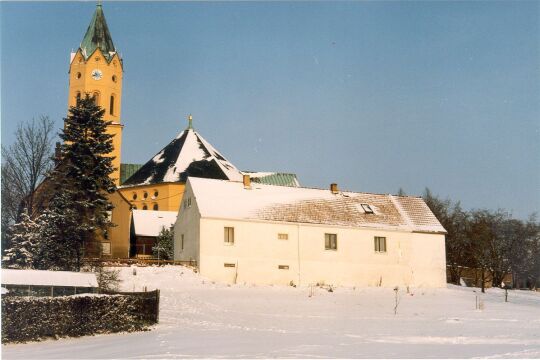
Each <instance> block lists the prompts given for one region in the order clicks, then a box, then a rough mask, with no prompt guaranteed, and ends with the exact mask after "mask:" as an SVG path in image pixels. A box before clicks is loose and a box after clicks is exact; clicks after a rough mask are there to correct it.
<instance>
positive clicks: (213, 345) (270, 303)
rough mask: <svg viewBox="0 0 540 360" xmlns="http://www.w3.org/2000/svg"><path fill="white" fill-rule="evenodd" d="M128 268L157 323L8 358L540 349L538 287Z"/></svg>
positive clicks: (538, 353)
mask: <svg viewBox="0 0 540 360" xmlns="http://www.w3.org/2000/svg"><path fill="white" fill-rule="evenodd" d="M136 269H137V275H133V268H122V277H123V278H124V282H123V288H124V289H125V290H141V289H142V288H143V287H147V289H148V290H151V289H154V288H159V289H161V313H160V323H159V325H157V326H156V327H155V328H154V329H153V330H152V331H148V332H140V333H130V334H111V335H99V336H91V337H84V338H72V339H61V340H57V341H54V340H51V341H45V342H41V343H30V344H17V345H7V346H2V357H3V358H4V359H41V358H47V359H53V358H54V359H75V358H76V359H87V358H92V359H94V358H100V359H104V358H111V359H125V358H127V359H139V358H144V359H162V358H164V359H170V358H180V357H197V358H200V357H211V358H216V357H226V358H231V357H235V358H237V357H244V358H270V357H271V358H274V357H281V358H291V357H295V358H298V357H299V358H319V357H340V358H341V357H346V358H365V357H368V358H380V357H383V358H411V357H413V358H425V357H429V358H440V357H444V358H448V357H451V358H460V357H486V358H501V357H503V358H513V357H521V358H523V357H527V358H538V357H540V293H533V292H529V291H511V292H510V294H509V302H508V303H505V302H504V291H502V290H499V289H489V290H488V292H487V293H486V294H485V295H483V296H481V300H482V301H483V304H484V309H483V310H475V296H476V295H480V294H479V293H478V292H475V289H471V288H460V287H456V286H451V287H449V288H448V289H438V290H434V289H429V290H426V289H411V293H410V294H407V293H406V291H405V289H400V290H399V295H400V303H399V306H398V312H397V315H394V292H393V291H392V289H383V288H362V289H359V288H357V289H352V288H337V289H335V291H334V292H328V291H326V290H323V289H320V288H317V289H316V290H315V292H314V296H312V297H309V292H310V290H309V289H308V288H292V287H271V286H250V285H244V284H239V285H234V286H227V285H223V284H214V283H212V282H210V281H208V280H204V279H203V278H201V277H200V276H199V275H197V274H194V273H193V272H192V271H191V270H189V269H186V268H184V267H178V266H176V267H173V266H167V267H161V268H159V267H137V268H136Z"/></svg>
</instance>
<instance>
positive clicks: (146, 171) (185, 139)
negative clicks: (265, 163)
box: [122, 128, 242, 186]
mask: <svg viewBox="0 0 540 360" xmlns="http://www.w3.org/2000/svg"><path fill="white" fill-rule="evenodd" d="M188 176H197V177H205V178H211V179H223V180H235V181H240V180H241V179H242V174H241V173H240V171H239V170H238V169H237V168H236V167H235V166H234V165H233V164H231V163H230V162H229V161H228V160H227V159H225V158H224V157H223V155H221V154H220V153H219V152H218V151H217V150H216V149H215V148H214V147H213V146H212V145H210V143H208V142H207V141H206V140H205V139H204V138H203V137H202V136H201V135H200V134H199V133H197V132H196V131H195V130H193V129H192V128H188V129H186V130H184V131H182V132H181V133H179V134H178V136H176V138H174V139H173V140H172V141H171V142H170V143H169V144H168V145H167V146H165V147H164V148H163V149H162V150H161V151H160V152H158V153H157V154H156V155H155V156H154V157H153V158H152V159H150V160H149V161H148V162H147V163H146V164H144V165H143V166H142V167H141V168H140V169H139V170H137V172H135V173H134V174H133V175H132V176H131V177H130V178H129V179H127V180H126V181H125V182H124V183H123V184H122V185H123V186H126V185H127V186H129V185H143V184H155V183H162V182H185V181H186V180H187V178H188Z"/></svg>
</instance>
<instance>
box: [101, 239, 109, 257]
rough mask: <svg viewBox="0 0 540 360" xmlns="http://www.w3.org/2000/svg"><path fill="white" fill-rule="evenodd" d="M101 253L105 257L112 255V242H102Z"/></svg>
mask: <svg viewBox="0 0 540 360" xmlns="http://www.w3.org/2000/svg"><path fill="white" fill-rule="evenodd" d="M101 253H102V254H103V255H111V243H110V242H102V243H101Z"/></svg>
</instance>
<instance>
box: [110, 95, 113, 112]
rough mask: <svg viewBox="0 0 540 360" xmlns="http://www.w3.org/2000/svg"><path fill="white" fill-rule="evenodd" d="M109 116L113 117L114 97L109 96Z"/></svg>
mask: <svg viewBox="0 0 540 360" xmlns="http://www.w3.org/2000/svg"><path fill="white" fill-rule="evenodd" d="M109 114H111V115H114V95H111V101H110V104H109Z"/></svg>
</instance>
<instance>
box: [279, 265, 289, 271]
mask: <svg viewBox="0 0 540 360" xmlns="http://www.w3.org/2000/svg"><path fill="white" fill-rule="evenodd" d="M278 269H280V270H289V265H278Z"/></svg>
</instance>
